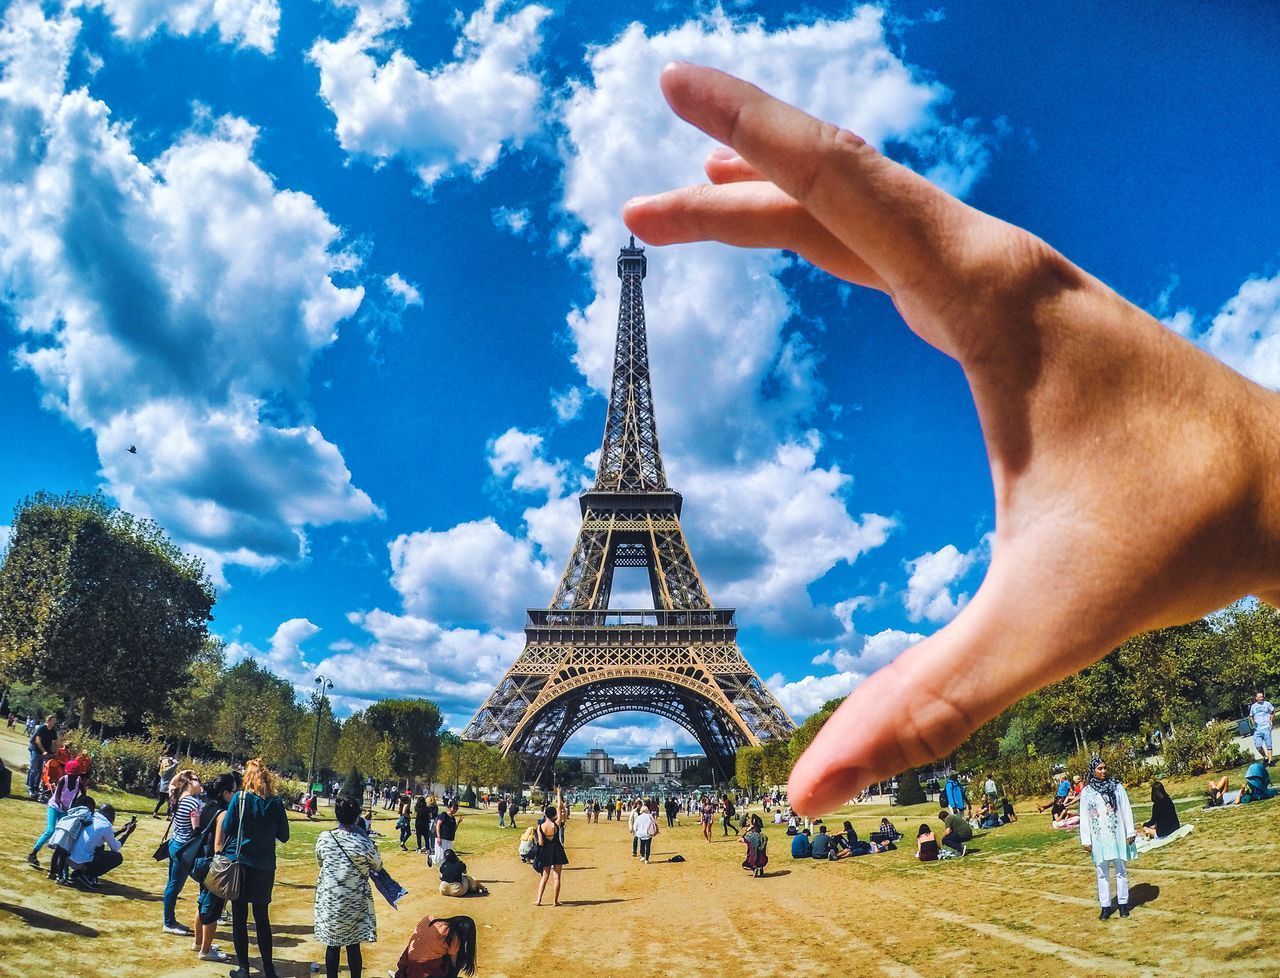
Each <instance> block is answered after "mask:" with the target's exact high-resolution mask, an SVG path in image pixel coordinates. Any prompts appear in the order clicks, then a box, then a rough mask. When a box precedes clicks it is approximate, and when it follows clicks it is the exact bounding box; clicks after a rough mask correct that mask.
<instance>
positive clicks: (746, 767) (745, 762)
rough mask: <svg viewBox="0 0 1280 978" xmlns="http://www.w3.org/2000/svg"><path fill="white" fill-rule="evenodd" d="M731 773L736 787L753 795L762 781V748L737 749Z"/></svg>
mask: <svg viewBox="0 0 1280 978" xmlns="http://www.w3.org/2000/svg"><path fill="white" fill-rule="evenodd" d="M733 771H734V777H736V778H737V780H738V786H739V787H741V788H745V789H746V790H747V791H749V792H750V793H751V794H753V795H754V794H755V793H756V787H757V786H758V785H760V784H762V783H763V780H764V777H763V776H764V748H763V747H739V748H738V753H737V754H736V755H735V756H734V759H733Z"/></svg>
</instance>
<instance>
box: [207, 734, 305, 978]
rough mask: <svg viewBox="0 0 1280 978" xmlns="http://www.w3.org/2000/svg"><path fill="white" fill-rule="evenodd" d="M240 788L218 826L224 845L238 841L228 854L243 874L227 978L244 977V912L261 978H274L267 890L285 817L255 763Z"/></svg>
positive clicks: (285, 836) (284, 835)
mask: <svg viewBox="0 0 1280 978" xmlns="http://www.w3.org/2000/svg"><path fill="white" fill-rule="evenodd" d="M243 784H244V786H243V787H242V788H241V789H240V790H239V791H237V792H236V793H235V794H234V795H233V796H232V797H231V801H230V802H229V803H228V805H227V817H226V819H225V820H224V821H223V835H224V836H225V837H226V839H227V841H228V842H229V843H230V842H231V840H233V839H236V838H238V837H240V841H239V845H238V847H236V848H234V849H233V853H234V856H235V861H236V862H238V863H239V864H240V866H241V867H242V870H243V873H244V876H243V878H242V882H241V886H240V895H239V896H238V897H237V898H236V899H234V900H232V901H231V941H232V944H233V945H234V946H235V951H236V962H237V963H238V965H239V967H238V968H236V969H235V970H234V971H232V972H231V978H249V908H250V907H252V908H253V929H254V932H255V933H256V935H257V938H258V953H259V954H260V955H261V956H262V973H263V975H264V978H276V969H275V964H274V963H273V962H272V959H271V955H272V940H271V936H272V935H271V914H270V904H271V891H272V890H273V889H274V888H275V882H276V842H277V841H279V842H288V841H289V818H288V816H287V814H286V813H285V809H284V802H283V801H282V800H281V798H280V796H279V795H277V794H276V788H275V781H274V779H273V778H272V776H271V772H270V771H269V770H268V769H267V766H266V764H264V763H263V762H262V760H261V759H258V758H255V759H254V760H251V761H249V762H248V763H247V764H245V766H244V782H243ZM241 836H242V837H241ZM228 848H231V846H228Z"/></svg>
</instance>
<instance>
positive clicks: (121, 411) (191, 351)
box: [0, 3, 377, 576]
mask: <svg viewBox="0 0 1280 978" xmlns="http://www.w3.org/2000/svg"><path fill="white" fill-rule="evenodd" d="M78 28H79V24H78V22H77V21H76V20H75V18H73V17H71V16H69V15H66V14H64V15H62V16H61V17H57V18H46V17H45V16H44V14H43V13H42V11H41V8H40V7H39V6H38V5H36V4H34V3H29V4H24V3H19V4H15V5H13V6H11V7H9V9H8V10H7V12H6V13H5V17H4V22H3V27H2V28H0V71H2V72H3V74H2V75H0V281H2V282H3V287H4V295H5V300H6V302H7V304H8V305H9V308H10V310H11V312H12V314H13V319H14V322H15V324H16V326H17V329H18V332H19V335H20V337H21V340H22V343H21V345H20V347H19V348H18V350H17V351H16V352H15V354H14V358H15V361H16V362H17V363H18V364H19V365H20V366H21V367H23V368H25V369H26V370H28V371H29V372H30V373H31V375H32V376H34V377H35V379H36V380H37V382H38V383H39V385H40V387H41V389H42V391H43V395H44V402H45V404H46V406H48V407H50V408H53V409H55V410H58V411H60V412H61V413H62V414H63V415H65V417H67V418H68V419H69V420H70V421H71V422H72V423H74V424H75V425H77V426H78V427H80V428H82V429H84V430H86V431H88V432H90V433H91V434H92V435H93V437H94V439H95V442H96V446H97V451H98V456H99V460H100V463H101V467H102V474H103V476H104V478H105V480H106V483H107V488H108V489H109V491H110V492H111V493H112V494H114V495H115V496H116V497H117V498H118V499H119V500H120V501H121V502H122V504H124V505H126V506H127V507H129V508H130V509H132V510H133V511H135V512H138V513H140V514H143V515H147V516H151V517H154V518H155V519H156V520H158V521H159V522H160V523H161V525H163V526H165V527H166V528H167V529H168V530H169V531H170V533H172V534H173V535H174V536H175V537H176V538H178V539H179V540H180V541H182V542H183V543H185V544H188V545H191V546H192V547H193V548H194V549H196V550H197V551H198V552H199V553H201V554H202V555H203V556H204V557H205V558H206V559H207V560H208V561H209V562H210V563H211V565H212V568H213V570H214V572H215V576H216V575H218V574H219V573H220V568H221V566H222V564H223V563H225V562H228V561H230V562H235V563H244V564H250V565H253V566H257V567H270V566H273V565H275V564H277V563H279V562H281V561H286V560H294V559H297V558H298V557H299V556H300V555H301V554H303V553H305V549H306V542H305V539H306V538H305V528H306V527H307V526H308V525H319V524H325V523H332V522H335V521H339V520H351V519H362V518H365V517H368V516H371V515H375V514H376V513H377V507H376V506H375V505H374V504H373V502H372V501H371V500H370V499H369V497H368V496H367V495H366V494H365V493H364V492H362V491H361V490H360V489H358V488H356V487H355V486H354V485H353V483H352V478H351V473H350V472H349V471H348V469H347V467H346V465H345V463H344V461H343V459H342V455H341V453H340V452H339V450H338V449H337V447H336V446H334V445H333V444H332V443H330V442H328V441H327V440H326V439H325V438H324V436H323V435H322V434H321V433H320V432H319V431H318V430H317V429H316V427H315V426H314V425H313V424H311V423H310V422H309V420H308V419H307V409H306V401H305V393H306V384H307V374H308V369H309V367H310V364H311V362H312V360H313V359H314V358H315V356H316V355H317V354H318V353H319V352H320V351H321V350H323V349H324V348H325V347H326V346H328V345H329V344H330V343H332V342H333V340H334V338H335V336H336V330H337V327H338V324H339V323H340V322H342V321H343V320H344V319H346V318H348V317H350V316H351V315H352V314H353V313H354V312H355V310H356V309H357V307H358V306H359V305H360V303H361V300H362V298H363V290H362V289H361V288H360V287H359V286H340V285H338V284H336V283H335V279H336V278H342V277H343V276H347V277H349V273H351V272H352V271H353V270H354V268H355V264H356V263H355V259H353V258H352V257H351V256H350V255H349V254H348V253H347V252H346V251H345V250H344V249H343V248H342V246H341V241H340V233H339V230H338V229H337V228H336V227H334V226H333V224H332V223H331V222H330V221H329V219H328V218H327V216H326V215H325V213H324V212H323V211H322V210H321V209H320V208H319V207H318V206H317V205H316V203H315V201H314V200H313V199H312V198H310V197H309V196H307V195H305V194H301V193H296V192H293V191H290V190H287V189H281V188H279V187H277V186H276V185H275V182H274V180H273V179H272V178H271V177H270V176H269V175H268V174H267V173H266V172H265V171H263V170H262V168H261V167H260V166H259V165H258V164H257V162H256V161H255V160H254V155H253V154H254V141H255V137H256V135H257V132H256V130H255V129H254V127H253V126H251V125H250V124H248V123H247V122H245V121H243V120H240V119H236V118H231V117H224V118H220V119H211V118H200V117H198V118H197V120H196V123H195V125H194V126H193V127H192V128H191V129H190V130H189V131H188V132H186V133H184V134H183V135H181V136H180V137H179V138H178V139H177V140H176V141H175V142H174V143H173V144H172V145H171V146H169V147H168V148H167V149H165V150H164V151H163V152H162V153H161V154H160V155H159V156H158V157H156V158H155V159H153V160H150V161H147V160H143V159H141V158H139V157H138V156H137V155H136V153H135V151H134V149H133V146H132V144H131V142H130V139H129V133H128V131H127V129H126V128H125V127H123V126H122V125H120V124H118V123H116V122H114V121H113V120H112V118H111V114H110V110H109V109H108V107H107V106H106V105H105V104H104V103H103V102H101V101H99V100H96V99H94V98H92V97H90V96H89V94H88V93H87V92H85V91H84V90H74V91H67V90H66V67H67V63H68V59H69V57H70V53H71V49H72V46H73V44H74V41H75V38H76V35H77V32H78ZM131 447H133V448H136V452H131V451H129V449H130V448H131Z"/></svg>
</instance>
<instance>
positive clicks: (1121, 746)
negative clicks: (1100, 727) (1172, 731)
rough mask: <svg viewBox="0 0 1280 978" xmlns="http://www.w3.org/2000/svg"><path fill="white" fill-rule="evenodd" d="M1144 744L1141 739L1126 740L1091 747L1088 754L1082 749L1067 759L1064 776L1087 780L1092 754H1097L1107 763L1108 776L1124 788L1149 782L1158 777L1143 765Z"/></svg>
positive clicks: (1153, 769)
mask: <svg viewBox="0 0 1280 978" xmlns="http://www.w3.org/2000/svg"><path fill="white" fill-rule="evenodd" d="M1145 746H1146V742H1145V740H1144V739H1143V738H1141V737H1136V738H1133V737H1131V738H1129V739H1128V740H1119V741H1110V742H1105V743H1101V744H1093V745H1092V746H1091V747H1089V749H1088V750H1086V749H1084V748H1081V749H1080V750H1078V751H1076V752H1075V753H1074V754H1072V755H1071V756H1070V757H1069V758H1067V773H1068V774H1069V775H1071V776H1072V777H1075V776H1076V775H1079V776H1080V777H1081V778H1082V779H1083V780H1085V781H1088V780H1089V774H1090V771H1089V762H1090V761H1091V760H1092V758H1093V755H1094V754H1098V755H1099V756H1101V757H1102V759H1103V760H1104V761H1106V762H1107V773H1108V775H1110V776H1111V777H1113V778H1115V779H1116V780H1117V781H1119V782H1120V783H1121V784H1123V785H1125V786H1127V787H1130V788H1131V787H1133V786H1134V785H1139V784H1143V783H1144V782H1147V781H1150V780H1151V779H1152V778H1154V777H1155V776H1156V774H1157V773H1158V771H1157V769H1156V768H1155V767H1153V766H1152V765H1150V764H1148V763H1147V762H1146V758H1145V757H1144V756H1143V753H1142V751H1143V748H1144V747H1145Z"/></svg>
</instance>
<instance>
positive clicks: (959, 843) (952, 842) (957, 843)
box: [942, 832, 969, 852]
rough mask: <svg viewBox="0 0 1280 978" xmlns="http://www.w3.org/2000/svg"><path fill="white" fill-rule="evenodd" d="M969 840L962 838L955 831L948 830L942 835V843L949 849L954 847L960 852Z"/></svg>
mask: <svg viewBox="0 0 1280 978" xmlns="http://www.w3.org/2000/svg"><path fill="white" fill-rule="evenodd" d="M968 841H969V840H968V839H962V838H960V836H958V835H956V834H955V833H954V832H948V833H947V834H946V835H944V836H943V837H942V844H943V845H944V846H946V847H947V848H948V849H954V850H955V851H956V852H960V851H961V850H962V849H964V847H965V844H966V843H967V842H968Z"/></svg>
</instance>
